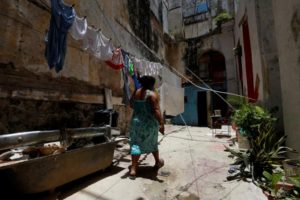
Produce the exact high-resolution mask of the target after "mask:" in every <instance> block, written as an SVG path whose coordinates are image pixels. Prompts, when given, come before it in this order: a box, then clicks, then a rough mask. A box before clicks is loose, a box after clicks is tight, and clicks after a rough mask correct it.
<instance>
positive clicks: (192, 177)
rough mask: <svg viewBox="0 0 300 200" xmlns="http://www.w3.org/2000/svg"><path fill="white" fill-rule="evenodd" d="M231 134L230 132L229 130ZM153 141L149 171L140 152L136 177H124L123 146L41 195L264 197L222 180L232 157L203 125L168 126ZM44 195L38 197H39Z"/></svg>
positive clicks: (75, 199)
mask: <svg viewBox="0 0 300 200" xmlns="http://www.w3.org/2000/svg"><path fill="white" fill-rule="evenodd" d="M231 133H233V132H231ZM159 140H161V143H160V145H159V149H160V154H161V157H162V158H164V160H165V166H164V167H163V168H161V169H160V170H159V171H158V172H157V173H156V172H155V171H154V170H153V168H152V166H153V164H154V159H153V157H152V155H148V156H146V155H144V156H141V164H140V168H139V171H138V175H137V178H136V179H135V180H131V179H130V178H129V177H128V169H129V166H130V164H131V160H130V156H129V155H128V151H129V146H128V144H124V145H121V147H118V148H117V149H116V151H115V160H114V165H113V167H112V168H111V169H110V171H108V172H98V173H95V174H92V175H90V176H88V177H85V178H83V179H80V180H78V181H75V182H72V183H71V184H67V185H65V186H63V187H61V188H58V189H57V190H56V192H54V193H52V194H47V195H45V196H47V197H45V199H67V200H94V199H99V200H148V199H149V200H169V199H170V200H171V199H174V200H197V199H201V200H221V199H222V200H223V199H224V200H240V199H243V200H264V199H267V198H266V197H265V196H264V195H263V193H262V191H261V190H260V189H259V188H257V187H256V186H255V185H254V184H252V183H247V182H243V181H230V182H228V181H226V176H227V175H228V169H229V165H230V163H232V161H233V160H232V159H231V158H228V153H227V152H224V145H228V144H229V143H228V140H229V138H215V137H212V132H211V130H210V129H209V128H199V127H188V128H186V127H182V126H172V125H168V126H167V127H166V136H165V137H162V135H160V137H159ZM43 199H44V198H43Z"/></svg>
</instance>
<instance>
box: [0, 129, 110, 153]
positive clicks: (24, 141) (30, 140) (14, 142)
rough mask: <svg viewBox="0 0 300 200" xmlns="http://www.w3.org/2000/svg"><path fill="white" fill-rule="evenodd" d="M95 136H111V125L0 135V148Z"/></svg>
mask: <svg viewBox="0 0 300 200" xmlns="http://www.w3.org/2000/svg"><path fill="white" fill-rule="evenodd" d="M97 136H106V137H107V138H108V139H110V138H111V127H110V126H108V125H107V126H103V127H88V128H73V129H64V130H62V131H61V130H49V131H28V132H18V133H11V134H5V135H0V150H5V149H12V148H17V147H21V146H27V145H34V144H41V143H48V142H56V141H65V140H67V141H70V140H72V139H79V138H91V137H97Z"/></svg>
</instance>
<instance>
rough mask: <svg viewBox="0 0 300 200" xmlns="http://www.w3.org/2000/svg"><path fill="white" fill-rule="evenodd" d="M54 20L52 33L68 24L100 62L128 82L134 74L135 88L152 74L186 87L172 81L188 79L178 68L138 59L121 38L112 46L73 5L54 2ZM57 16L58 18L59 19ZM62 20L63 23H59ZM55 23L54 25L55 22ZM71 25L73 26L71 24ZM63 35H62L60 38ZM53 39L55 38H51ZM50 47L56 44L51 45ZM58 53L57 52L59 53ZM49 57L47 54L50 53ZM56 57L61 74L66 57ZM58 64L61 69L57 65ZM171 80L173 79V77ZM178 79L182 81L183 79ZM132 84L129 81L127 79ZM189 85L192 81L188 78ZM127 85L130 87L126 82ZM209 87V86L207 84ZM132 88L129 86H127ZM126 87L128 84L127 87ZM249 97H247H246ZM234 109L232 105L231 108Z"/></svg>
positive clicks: (52, 19) (50, 65) (52, 1)
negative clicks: (126, 48)
mask: <svg viewBox="0 0 300 200" xmlns="http://www.w3.org/2000/svg"><path fill="white" fill-rule="evenodd" d="M95 2H96V3H97V5H98V7H99V9H100V10H101V12H102V15H103V17H104V19H105V20H106V23H108V25H109V27H110V28H111V30H112V32H113V33H114V34H115V35H116V33H115V31H114V30H113V28H112V27H111V26H110V23H109V22H108V19H107V18H106V16H105V14H104V12H103V10H102V9H101V7H100V5H99V4H98V2H97V1H95ZM66 10H67V11H68V13H64V12H66ZM51 13H52V15H51V21H50V28H49V30H51V26H52V28H53V27H54V28H57V27H55V25H56V24H55V23H54V22H55V20H57V21H56V23H60V24H59V25H60V26H64V25H65V24H67V26H66V25H65V26H66V27H63V28H65V29H67V30H68V29H69V28H70V29H69V30H68V31H67V32H70V34H71V36H72V37H73V38H74V39H75V40H81V41H82V43H83V44H82V49H84V50H87V51H90V52H91V53H92V54H93V55H94V56H95V57H96V58H98V59H100V60H104V61H105V62H106V64H107V65H108V66H110V67H112V68H113V69H115V70H122V74H123V75H122V77H123V79H124V77H125V76H127V75H128V74H130V76H131V77H132V79H133V81H134V83H135V87H136V88H137V87H139V83H138V80H137V77H138V75H141V76H143V75H151V76H160V78H165V79H166V80H168V79H169V81H167V82H169V83H171V85H172V86H175V87H178V88H182V87H181V84H177V82H178V81H176V80H175V79H176V78H172V77H178V76H179V77H181V78H184V79H187V78H186V77H183V76H182V74H180V73H178V71H177V70H175V73H173V72H172V71H174V68H171V67H170V68H171V69H172V71H171V70H170V69H169V67H167V66H166V65H165V64H161V63H159V62H151V61H148V60H146V59H144V58H137V57H136V56H135V55H133V54H131V53H128V51H126V50H124V49H122V48H121V43H120V41H119V39H118V37H117V36H116V39H117V40H118V41H119V44H120V45H119V47H115V46H114V45H113V43H112V39H111V38H108V37H106V36H105V35H104V34H103V32H102V30H101V29H100V28H98V29H97V28H95V27H94V26H89V25H88V23H87V19H86V17H79V16H77V15H76V12H75V10H74V8H73V7H70V6H66V5H64V4H63V2H62V1H61V0H51ZM56 15H57V16H56ZM58 19H59V20H58ZM52 21H54V22H52ZM70 24H71V25H70ZM60 29H62V27H60ZM49 32H50V34H49V35H50V36H52V35H51V34H52V32H51V31H49ZM54 33H56V34H58V35H54V38H55V37H61V35H63V34H65V32H62V33H59V32H55V31H54ZM59 34H61V35H59ZM49 35H48V37H47V40H46V42H48V39H49ZM62 38H63V41H65V40H66V37H62ZM50 39H53V38H51V37H50ZM50 44H52V43H51V42H50ZM63 46H64V45H62V46H60V47H59V48H61V49H62V50H61V49H59V50H60V51H59V53H60V52H63V53H64V52H65V49H63ZM46 49H52V48H46ZM55 53H56V52H55ZM46 54H47V52H46ZM51 56H52V55H50V56H48V58H47V59H48V64H49V67H50V68H53V67H55V69H56V71H57V72H59V71H60V70H61V68H62V66H63V59H64V55H63V56H59V57H58V58H59V60H58V61H55V62H50V61H51V60H50V61H49V58H51V59H52V58H53V56H52V57H51ZM55 65H57V66H55ZM164 70H165V71H169V72H165V74H168V75H166V76H165V77H162V74H163V71H164ZM170 77H171V78H170ZM179 77H178V78H179ZM127 81H128V80H127ZM188 81H189V82H191V81H190V80H189V79H188ZM124 84H126V83H125V82H124ZM192 84H193V85H195V86H197V87H198V88H201V89H205V90H208V91H211V92H214V93H216V94H218V93H225V94H228V95H234V96H241V95H236V94H233V93H227V92H221V91H217V90H213V89H212V88H210V87H209V88H203V87H201V86H198V85H196V84H195V83H192ZM206 86H207V85H206ZM127 87H128V86H127ZM124 88H125V85H124ZM125 90H126V91H129V90H128V88H127V89H124V92H125ZM246 98H247V97H246ZM221 99H222V100H223V101H225V102H226V103H227V104H229V103H228V102H227V101H226V100H225V99H224V98H221ZM229 106H230V107H231V105H229Z"/></svg>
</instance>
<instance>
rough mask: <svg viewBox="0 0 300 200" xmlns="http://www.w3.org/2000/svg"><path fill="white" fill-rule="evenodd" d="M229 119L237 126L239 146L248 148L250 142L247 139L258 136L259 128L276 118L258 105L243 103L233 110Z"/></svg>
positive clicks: (263, 127)
mask: <svg viewBox="0 0 300 200" xmlns="http://www.w3.org/2000/svg"><path fill="white" fill-rule="evenodd" d="M231 120H232V122H233V123H235V124H236V126H237V127H238V128H237V138H238V143H239V147H240V148H249V147H250V143H249V142H248V141H249V140H254V139H255V138H256V137H257V136H258V134H259V130H262V129H265V126H266V125H267V124H270V123H274V122H275V121H276V118H273V117H272V116H271V114H270V113H269V112H268V111H267V110H266V109H264V108H262V107H260V106H257V105H253V104H250V103H244V104H243V105H242V106H241V107H240V108H239V109H237V110H235V112H234V114H233V116H232V118H231Z"/></svg>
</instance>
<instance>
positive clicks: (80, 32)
mask: <svg viewBox="0 0 300 200" xmlns="http://www.w3.org/2000/svg"><path fill="white" fill-rule="evenodd" d="M87 28H88V25H87V20H86V18H85V17H82V18H80V17H78V16H76V17H75V20H74V23H73V25H72V26H71V28H70V31H69V32H70V34H71V36H72V37H73V38H74V39H75V40H82V39H83V38H84V37H85V35H86V33H87Z"/></svg>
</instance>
